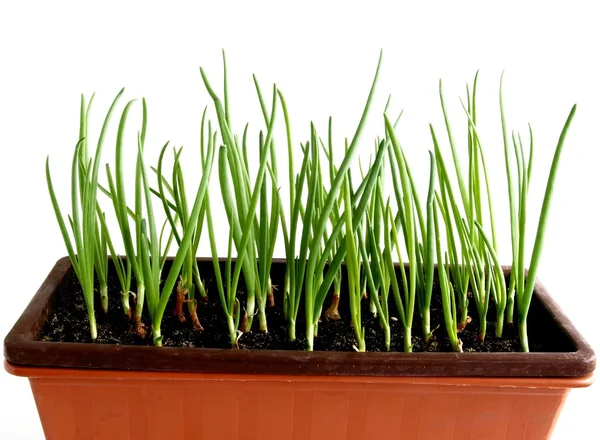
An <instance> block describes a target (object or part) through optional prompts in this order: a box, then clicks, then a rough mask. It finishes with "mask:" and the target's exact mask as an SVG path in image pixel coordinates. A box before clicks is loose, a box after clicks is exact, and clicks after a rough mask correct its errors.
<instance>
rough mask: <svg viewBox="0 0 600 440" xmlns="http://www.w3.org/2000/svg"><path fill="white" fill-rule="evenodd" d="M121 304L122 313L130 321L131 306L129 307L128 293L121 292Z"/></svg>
mask: <svg viewBox="0 0 600 440" xmlns="http://www.w3.org/2000/svg"><path fill="white" fill-rule="evenodd" d="M121 303H122V304H123V313H124V314H125V316H127V319H128V320H131V306H130V305H129V292H121Z"/></svg>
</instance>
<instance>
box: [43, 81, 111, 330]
mask: <svg viewBox="0 0 600 440" xmlns="http://www.w3.org/2000/svg"><path fill="white" fill-rule="evenodd" d="M122 94H123V90H121V91H120V92H119V94H118V95H117V96H116V98H115V99H114V100H113V103H112V105H111V106H110V108H109V110H108V113H107V114H106V118H105V120H104V124H103V126H102V130H101V131H100V136H99V138H98V144H97V146H96V152H95V154H94V159H93V160H92V159H91V158H89V157H88V140H87V139H86V138H85V137H84V136H85V135H87V126H88V118H89V109H90V105H91V101H92V100H90V104H89V105H88V106H87V107H86V105H85V98H84V97H83V96H82V98H81V112H80V130H79V134H80V140H79V142H78V143H77V145H76V147H75V151H74V154H73V162H72V167H71V204H72V205H71V215H70V216H69V225H70V228H71V234H72V235H73V240H71V236H70V234H69V230H68V229H67V226H66V224H65V221H64V219H63V216H62V213H61V210H60V207H59V204H58V200H57V198H56V194H55V191H54V186H53V184H52V178H51V175H50V159H49V158H48V159H47V160H46V182H47V185H48V192H49V194H50V199H51V201H52V206H53V208H54V213H55V215H56V219H57V221H58V225H59V228H60V231H61V234H62V236H63V240H64V242H65V246H66V248H67V252H68V254H69V259H70V260H71V264H72V265H73V270H74V271H75V274H76V276H77V278H78V279H79V282H80V284H81V287H82V290H83V296H84V300H85V305H86V309H87V314H88V319H89V324H90V336H91V338H92V340H94V339H96V338H97V336H98V330H97V327H96V315H95V311H94V274H95V272H96V273H97V274H98V278H99V280H100V291H101V306H102V309H103V310H104V311H105V312H106V311H107V309H108V294H107V282H106V279H107V272H108V261H107V259H106V248H107V247H108V245H109V243H111V242H110V236H109V235H108V232H107V229H106V226H105V217H104V213H102V212H101V211H100V210H99V207H98V203H97V194H98V173H99V168H100V157H101V153H102V146H103V143H104V138H105V135H106V131H107V129H108V125H109V122H110V119H111V115H112V113H113V111H114V109H115V107H116V105H117V102H118V101H119V98H120V97H121V95H122ZM92 99H93V97H92ZM97 219H99V221H100V222H101V225H102V228H101V230H99V227H98V220H97ZM73 241H74V243H75V246H73ZM110 247H111V249H112V243H111V246H110Z"/></svg>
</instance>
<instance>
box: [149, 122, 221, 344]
mask: <svg viewBox="0 0 600 440" xmlns="http://www.w3.org/2000/svg"><path fill="white" fill-rule="evenodd" d="M143 147H144V142H143V136H142V135H141V133H140V134H139V136H138V162H137V175H138V178H139V179H141V184H142V190H143V195H144V202H145V204H146V211H147V219H148V221H147V222H146V219H144V218H142V219H141V244H142V246H141V248H142V258H141V260H142V270H143V274H144V279H145V280H146V282H147V284H146V293H147V297H148V301H147V305H148V312H149V315H150V319H151V321H152V334H153V342H154V345H157V346H161V345H162V338H163V337H162V333H161V323H162V318H163V316H164V312H165V310H166V307H167V304H168V301H169V298H170V296H171V294H172V292H173V288H174V287H175V284H176V282H177V277H178V276H179V275H180V271H181V269H182V267H183V265H184V263H185V262H186V261H187V262H189V259H190V256H189V255H190V249H191V248H192V247H193V242H194V237H195V236H196V235H197V234H199V233H200V232H199V231H198V230H197V228H198V225H199V223H200V222H199V220H200V214H201V212H202V210H203V206H204V200H205V196H206V193H207V189H208V184H209V181H210V176H211V172H212V164H213V161H214V156H215V148H214V144H213V143H212V142H211V143H209V146H208V151H207V152H206V157H204V156H203V155H202V157H201V161H200V164H201V165H202V179H201V181H200V184H199V186H198V190H197V192H196V197H195V199H194V204H193V207H192V210H191V213H190V214H189V217H187V222H186V221H185V219H183V221H182V223H183V225H182V233H181V236H180V241H179V247H178V249H177V253H176V255H175V258H174V260H173V262H172V264H171V267H170V269H169V271H168V274H167V277H166V280H165V281H164V284H163V283H162V279H161V275H162V269H163V265H164V261H165V258H164V256H162V255H161V250H160V247H161V246H160V240H159V238H158V234H157V228H156V223H155V219H154V213H153V209H152V200H151V191H150V186H149V182H148V177H147V174H146V167H145V165H144V160H143ZM177 160H178V159H177ZM177 166H178V162H177V161H176V163H175V167H177ZM159 178H160V174H159ZM175 191H176V190H175V188H174V192H175ZM175 194H176V192H175ZM190 269H191V268H189V267H188V269H187V270H188V274H189V273H190ZM161 285H162V286H161ZM198 324H199V323H198Z"/></svg>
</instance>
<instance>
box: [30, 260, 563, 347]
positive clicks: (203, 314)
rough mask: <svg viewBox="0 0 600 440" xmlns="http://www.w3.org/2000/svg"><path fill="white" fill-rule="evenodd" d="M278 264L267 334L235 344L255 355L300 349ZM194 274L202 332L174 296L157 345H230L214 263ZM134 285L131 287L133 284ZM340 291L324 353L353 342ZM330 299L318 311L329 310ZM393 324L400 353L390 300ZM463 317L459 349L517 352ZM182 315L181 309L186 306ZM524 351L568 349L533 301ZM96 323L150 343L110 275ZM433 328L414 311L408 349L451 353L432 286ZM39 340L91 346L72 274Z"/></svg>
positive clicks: (509, 336) (115, 337) (321, 338)
mask: <svg viewBox="0 0 600 440" xmlns="http://www.w3.org/2000/svg"><path fill="white" fill-rule="evenodd" d="M283 271H284V265H283V264H275V263H274V265H273V273H272V279H273V284H274V285H275V286H278V289H277V290H275V298H276V301H275V306H273V307H268V308H267V322H268V326H269V331H268V333H263V332H261V331H260V330H259V329H258V320H257V319H255V320H254V324H253V330H252V332H249V333H245V334H243V335H242V336H241V337H240V339H239V348H240V349H255V350H256V349H258V350H303V349H304V348H305V345H306V339H305V336H304V335H305V329H304V327H305V320H304V311H303V308H302V306H301V307H300V311H299V313H298V320H297V327H296V335H297V337H298V338H297V340H296V341H295V342H289V341H288V328H287V322H286V320H285V318H284V315H283V309H282V302H283V298H282V294H283V288H282V286H283V276H284V274H283ZM200 273H201V275H202V277H203V278H204V280H205V284H206V287H207V290H208V294H209V300H208V302H205V303H201V302H199V303H198V317H199V319H200V322H201V324H202V326H203V327H204V331H201V332H199V331H196V330H194V329H193V328H192V324H191V321H190V319H187V321H186V322H184V323H181V322H179V319H178V318H177V317H176V316H175V315H174V314H173V308H174V307H173V306H174V303H173V301H174V299H175V296H176V295H175V294H173V295H171V301H170V303H169V305H168V307H167V310H166V312H165V316H164V319H163V323H162V334H163V345H165V346H178V347H198V348H202V347H204V348H229V347H230V344H229V335H228V331H227V326H226V322H225V318H224V313H223V309H222V308H221V304H220V301H219V297H218V294H217V292H218V290H217V287H216V285H215V281H214V272H213V270H212V263H208V264H206V263H200ZM133 287H134V288H135V286H133ZM240 287H241V288H240V291H239V296H240V301H241V303H242V304H245V297H244V292H243V287H244V286H243V285H242V286H240ZM344 289H345V286H344V285H342V296H341V301H340V308H339V312H340V316H341V319H340V320H338V321H328V320H326V319H325V318H323V320H322V322H321V324H320V325H319V331H318V337H317V338H316V339H315V346H314V349H315V350H322V351H353V350H354V348H353V346H354V345H356V338H355V335H354V329H353V328H352V326H351V324H350V315H349V310H348V301H347V298H346V297H345V296H344ZM329 301H330V299H328V300H327V301H326V304H325V305H324V308H323V310H326V309H327V307H328V306H329ZM131 307H132V309H133V308H134V300H133V298H131ZM389 307H390V315H391V316H392V317H393V318H392V321H391V330H392V332H391V333H392V335H391V350H393V351H403V330H402V325H401V324H400V322H399V321H397V320H395V319H394V318H395V317H397V316H398V315H397V312H396V306H395V303H394V301H393V298H392V297H391V295H390V305H389ZM469 307H470V308H469V316H470V317H471V318H472V321H471V323H470V324H468V325H467V327H466V328H465V329H464V330H462V331H461V332H460V333H459V338H460V339H461V341H462V345H463V351H465V352H469V351H477V352H515V351H520V344H519V341H518V335H517V332H516V328H511V327H508V326H507V325H505V326H504V335H503V337H502V338H497V337H496V336H495V335H494V332H495V322H493V321H489V320H488V322H487V333H486V338H485V342H483V343H481V342H480V341H478V339H477V335H478V332H479V320H478V316H477V312H476V309H475V305H474V304H473V302H472V301H471V302H470V304H469ZM184 310H185V312H186V314H187V308H186V307H184ZM529 317H530V318H529V348H530V351H532V352H535V351H545V352H548V351H554V352H557V351H572V350H573V348H572V347H571V344H570V343H569V341H568V340H567V339H566V338H565V337H564V336H562V333H561V332H560V329H558V327H557V326H556V324H554V322H553V320H552V318H551V317H550V316H549V314H548V313H547V311H546V310H545V309H543V307H541V305H540V304H539V303H537V302H536V301H533V302H532V305H531V309H530V313H529ZM488 318H492V319H494V318H495V310H494V304H493V302H492V301H490V307H489V312H488ZM96 320H97V327H98V338H97V339H96V343H101V344H123V345H151V344H152V340H151V332H148V337H147V338H145V339H141V338H139V337H138V336H137V335H135V334H133V333H132V332H131V323H130V322H128V320H127V319H126V318H125V317H124V315H123V312H122V306H121V300H120V294H119V284H118V279H117V278H116V275H115V274H114V273H112V274H111V275H110V277H109V311H108V313H107V314H104V313H103V312H102V311H101V309H100V306H99V304H97V305H96ZM143 321H144V323H145V324H146V325H147V326H148V328H149V327H150V321H149V317H148V315H147V312H146V311H144V316H143ZM362 322H363V325H364V327H365V335H366V338H365V339H366V347H367V351H385V345H384V334H383V330H382V329H381V327H380V325H379V321H378V320H377V318H374V317H373V315H372V314H371V313H370V312H369V300H368V299H365V300H363V303H362ZM431 324H432V325H431V328H436V327H438V328H437V330H436V331H435V338H434V340H432V341H430V343H429V344H426V343H425V342H424V339H423V337H422V336H421V333H422V331H421V329H420V320H419V316H418V310H415V317H414V325H413V330H412V336H413V351H415V352H423V351H428V352H446V351H451V348H450V342H449V339H448V337H447V335H446V330H445V326H444V321H443V314H442V305H441V299H440V295H439V290H437V286H434V293H433V298H432V305H431ZM41 339H43V340H45V341H60V342H90V335H89V323H88V319H87V313H86V309H85V306H84V302H83V294H82V292H81V287H80V285H79V282H78V281H77V279H76V277H75V275H74V273H72V272H71V273H69V274H68V275H67V276H66V277H65V279H64V280H63V282H62V284H61V286H60V287H59V292H58V295H57V300H56V304H55V310H54V313H53V315H52V316H51V318H50V319H49V321H48V322H47V323H46V325H45V326H44V329H43V331H42V335H41Z"/></svg>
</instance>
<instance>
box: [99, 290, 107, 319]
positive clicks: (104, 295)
mask: <svg viewBox="0 0 600 440" xmlns="http://www.w3.org/2000/svg"><path fill="white" fill-rule="evenodd" d="M100 304H101V306H102V311H103V312H104V313H107V312H108V286H106V285H104V286H100Z"/></svg>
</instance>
